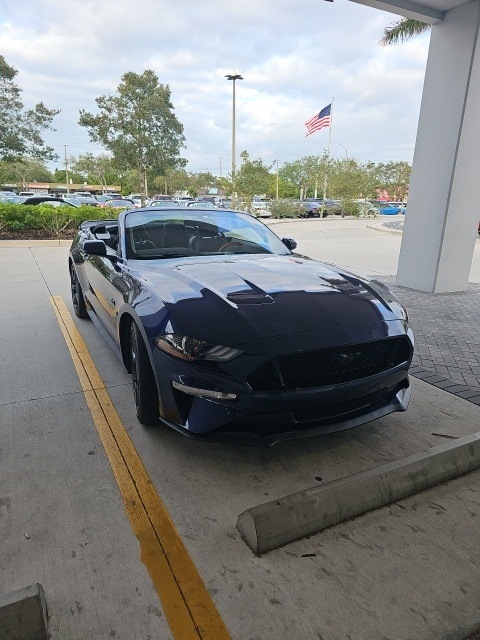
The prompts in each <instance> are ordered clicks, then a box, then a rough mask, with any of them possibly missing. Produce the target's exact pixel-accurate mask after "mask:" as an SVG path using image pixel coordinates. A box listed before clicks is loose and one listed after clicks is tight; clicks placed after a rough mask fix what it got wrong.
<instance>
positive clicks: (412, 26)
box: [378, 18, 431, 47]
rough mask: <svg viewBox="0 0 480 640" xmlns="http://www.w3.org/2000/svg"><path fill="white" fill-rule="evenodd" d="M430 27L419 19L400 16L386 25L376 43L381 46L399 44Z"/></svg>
mask: <svg viewBox="0 0 480 640" xmlns="http://www.w3.org/2000/svg"><path fill="white" fill-rule="evenodd" d="M430 28H431V25H429V24H426V23H425V22H421V21H420V20H411V19H410V18H402V19H401V20H397V22H394V23H393V24H392V25H391V26H390V27H386V28H385V30H384V32H383V38H382V39H381V40H380V42H379V43H378V44H380V45H381V46H382V47H385V46H388V45H391V44H399V43H402V42H406V41H407V40H411V39H412V38H415V37H416V36H418V35H420V34H422V33H425V32H426V31H428V30H429V29H430Z"/></svg>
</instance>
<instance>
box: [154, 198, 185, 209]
mask: <svg viewBox="0 0 480 640" xmlns="http://www.w3.org/2000/svg"><path fill="white" fill-rule="evenodd" d="M148 206H149V207H163V208H164V209H171V208H172V207H178V205H177V203H176V202H173V200H170V201H169V200H151V201H150V202H149V204H148Z"/></svg>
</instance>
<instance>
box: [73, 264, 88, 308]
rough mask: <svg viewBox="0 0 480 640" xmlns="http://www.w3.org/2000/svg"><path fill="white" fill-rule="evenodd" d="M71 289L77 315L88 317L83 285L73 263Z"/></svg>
mask: <svg viewBox="0 0 480 640" xmlns="http://www.w3.org/2000/svg"><path fill="white" fill-rule="evenodd" d="M70 289H71V291H72V304H73V310H74V311H75V315H76V316H77V318H88V313H87V307H86V305H85V298H84V297H83V291H82V287H81V285H80V282H79V281H78V276H77V272H76V271H75V267H74V266H73V264H71V265H70Z"/></svg>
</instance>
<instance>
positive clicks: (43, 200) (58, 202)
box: [21, 196, 79, 207]
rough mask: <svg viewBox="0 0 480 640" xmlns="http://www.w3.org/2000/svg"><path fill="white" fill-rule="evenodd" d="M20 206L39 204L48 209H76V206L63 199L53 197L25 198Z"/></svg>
mask: <svg viewBox="0 0 480 640" xmlns="http://www.w3.org/2000/svg"><path fill="white" fill-rule="evenodd" d="M21 204H34V205H37V204H41V205H47V206H50V207H78V206H79V205H78V204H75V203H74V202H69V201H68V200H65V199H64V198H58V197H53V196H32V197H31V198H25V199H24V200H23V202H22V203H21Z"/></svg>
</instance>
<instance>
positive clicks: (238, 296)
mask: <svg viewBox="0 0 480 640" xmlns="http://www.w3.org/2000/svg"><path fill="white" fill-rule="evenodd" d="M227 300H228V301H229V302H233V303H234V304H237V305H238V304H270V303H271V302H273V298H272V297H271V296H269V295H268V294H266V293H263V292H262V291H232V293H229V294H227Z"/></svg>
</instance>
